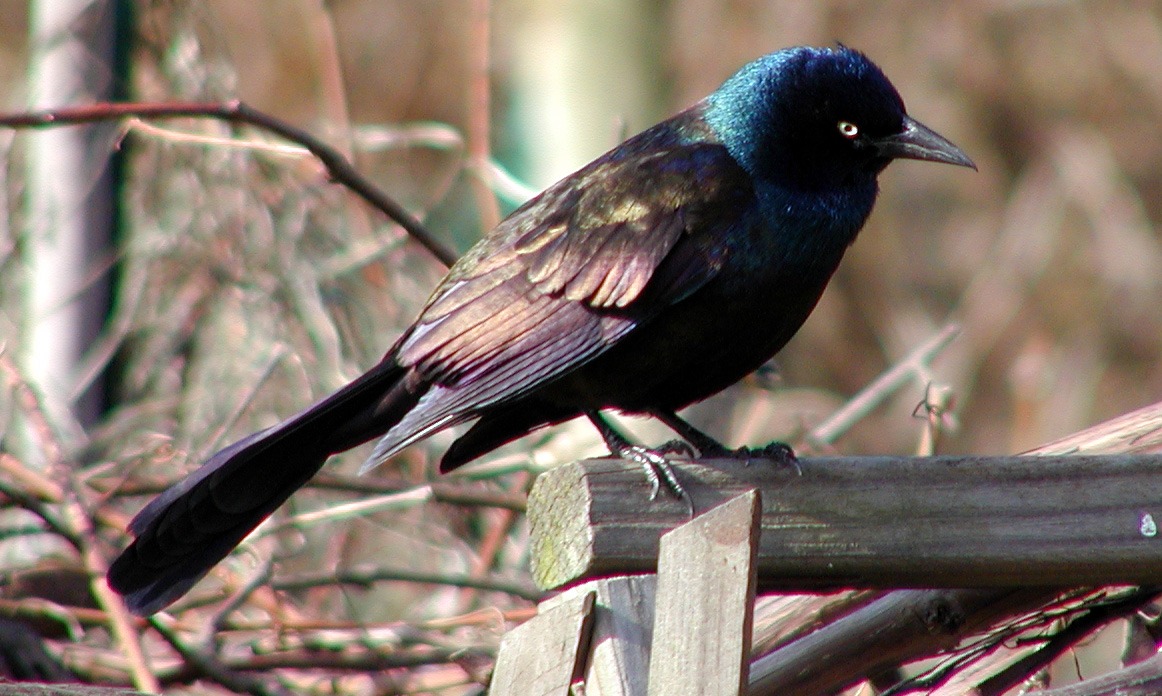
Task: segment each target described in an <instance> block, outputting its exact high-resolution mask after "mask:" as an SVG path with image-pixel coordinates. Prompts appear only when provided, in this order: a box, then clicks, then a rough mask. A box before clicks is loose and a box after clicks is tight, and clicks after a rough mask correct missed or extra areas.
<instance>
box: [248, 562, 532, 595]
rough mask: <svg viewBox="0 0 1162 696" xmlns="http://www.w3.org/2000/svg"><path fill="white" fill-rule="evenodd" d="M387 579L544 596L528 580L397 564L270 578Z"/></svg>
mask: <svg viewBox="0 0 1162 696" xmlns="http://www.w3.org/2000/svg"><path fill="white" fill-rule="evenodd" d="M388 581H392V582H417V583H424V584H430V585H450V586H452V587H470V588H473V589H477V590H488V591H490V592H504V593H506V594H510V595H513V596H515V597H520V598H522V599H527V600H529V601H534V602H535V601H539V600H540V599H542V598H544V596H545V593H544V592H542V591H540V590H537V589H536V588H534V587H532V586H531V585H529V584H527V583H520V582H507V581H504V580H496V579H494V578H488V577H472V576H466V575H447V574H441V573H419V572H416V571H412V570H404V569H400V568H376V567H368V566H360V567H356V568H350V569H347V570H342V571H323V572H318V573H302V574H300V575H292V576H286V577H280V578H275V579H274V580H272V581H271V582H270V586H271V587H272V588H274V589H276V590H302V589H307V588H311V587H319V586H322V585H356V586H359V587H369V586H371V585H373V584H375V583H377V582H388Z"/></svg>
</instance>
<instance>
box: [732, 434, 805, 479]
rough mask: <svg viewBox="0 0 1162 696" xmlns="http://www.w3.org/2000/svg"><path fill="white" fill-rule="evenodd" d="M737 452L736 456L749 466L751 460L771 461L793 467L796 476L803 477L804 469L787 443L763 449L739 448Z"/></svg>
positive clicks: (768, 445) (775, 444)
mask: <svg viewBox="0 0 1162 696" xmlns="http://www.w3.org/2000/svg"><path fill="white" fill-rule="evenodd" d="M735 452H736V456H738V457H742V458H745V459H746V464H747V466H750V460H751V459H769V460H771V461H774V462H777V463H779V464H782V465H784V466H785V465H790V466H793V467H795V473H796V474H798V475H800V476H802V475H803V467H801V466H799V458H798V457H797V456H795V450H793V449H791V446H790V445H788V444H787V443H785V442H777V441H776V442H772V443H770V444H767V445H765V446H763V447H739V448H738V449H737V450H735Z"/></svg>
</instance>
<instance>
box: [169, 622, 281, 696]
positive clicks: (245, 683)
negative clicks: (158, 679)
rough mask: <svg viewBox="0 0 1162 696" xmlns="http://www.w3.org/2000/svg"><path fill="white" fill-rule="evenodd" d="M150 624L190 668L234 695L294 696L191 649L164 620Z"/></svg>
mask: <svg viewBox="0 0 1162 696" xmlns="http://www.w3.org/2000/svg"><path fill="white" fill-rule="evenodd" d="M149 623H150V624H151V625H152V626H153V627H154V629H156V630H157V632H158V633H159V634H161V637H162V638H165V640H166V642H167V643H169V644H170V646H172V647H173V649H174V650H176V651H177V653H178V654H179V655H181V656H182V659H183V660H185V662H186V664H187V665H189V666H190V667H193V668H194V669H195V670H197V672H199V673H200V674H201V675H204V676H207V677H209V678H211V679H213V680H214V681H216V682H217V683H218V684H220V685H222V686H224V687H226V688H227V689H229V690H230V691H236V692H243V693H248V694H253V695H254V696H291V692H289V691H287V690H286V689H283V688H282V687H281V686H279V685H277V684H271V683H268V682H267V681H266V680H263V679H259V678H258V677H255V676H253V675H250V674H246V673H243V672H240V671H236V670H234V669H232V668H231V667H228V666H227V665H225V664H223V663H222V662H221V661H220V660H219V659H218V657H217V656H216V655H214V654H213V653H211V652H209V651H203V650H198V649H195V648H192V647H190V646H189V645H187V644H186V643H185V641H183V640H182V639H181V638H179V637H178V634H177V631H174V630H173V629H172V628H170V627H169V626H168V625H167V624H166V622H164V621H162V620H161V618H159V617H157V616H153V617H150V619H149ZM155 691H156V689H155Z"/></svg>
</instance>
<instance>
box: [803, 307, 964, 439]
mask: <svg viewBox="0 0 1162 696" xmlns="http://www.w3.org/2000/svg"><path fill="white" fill-rule="evenodd" d="M959 335H960V327H959V326H957V325H956V324H949V325H947V326H945V327H944V328H943V329H941V330H940V333H938V334H936V335H935V336H933V337H932V338H930V339H928V340H927V341H925V342H924V343H922V344H921V345H920V346H918V347H917V348H916V349H915V350H913V351H912V352H911V353H909V354H908V355H906V356H904V359H903V360H900V361H899V362H897V363H896V364H895V365H893V366H892V368H891V369H890V370H888V371H887V372H885V373H883V374H882V375H880V376H879V377H877V378H876V379H875V381H873V382H872V383H871V384H869V385H867V386H866V387H864V388H863V389H862V390H861V391H860V392H859V393H858V394H856V395H855V396H853V397H852V398H851V399H850V400H849V401H848V402H847V403H846V404H844V405H843V408H841V409H839V410H838V411H836V412H835V413H833V414H831V416H830V417H829V418H828V419H827V420H825V421H823V422H822V423H820V424H819V425H817V426H815V428H814V429H813V430H812V431H811V432H810V433H809V434H808V436H807V440H808V441H809V442H818V443H821V444H831V443H833V442H835V440H836V438H838V437H839V436H840V435H842V434H843V433H845V432H846V431H847V430H848V428H850V427H851V426H852V425H853V424H855V423H857V422H858V421H859V420H860V419H861V418H863V417H864V416H866V415H867V414H868V413H870V412H871V411H872V409H874V408H875V407H876V406H878V405H879V404H880V403H881V402H882V401H883V400H884V399H886V398H888V396H890V395H891V394H893V393H894V392H895V391H896V390H897V389H899V388H900V387H902V386H903V385H904V384H905V383H906V382H907V381H908V380H909V379H911V378H912V377H913V376H914V375H916V374H917V373H920V372H922V371H924V370H925V369H926V368H927V366H928V363H930V362H932V359H933V358H935V357H936V356H937V355H939V354H940V352H941V351H943V350H944V349H945V348H947V347H948V345H949V344H950V343H952V341H953V340H954V339H955V338H956V337H957V336H959Z"/></svg>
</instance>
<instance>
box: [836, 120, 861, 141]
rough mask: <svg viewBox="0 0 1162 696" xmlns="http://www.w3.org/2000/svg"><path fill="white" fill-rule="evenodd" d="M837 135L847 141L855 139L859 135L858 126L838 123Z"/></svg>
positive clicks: (848, 122) (849, 122) (849, 123)
mask: <svg viewBox="0 0 1162 696" xmlns="http://www.w3.org/2000/svg"><path fill="white" fill-rule="evenodd" d="M839 134H840V135H842V136H843V137H845V138H847V139H848V140H851V139H853V138H855V136H857V135H859V126H857V125H855V124H854V123H852V122H851V121H840V122H839Z"/></svg>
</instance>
